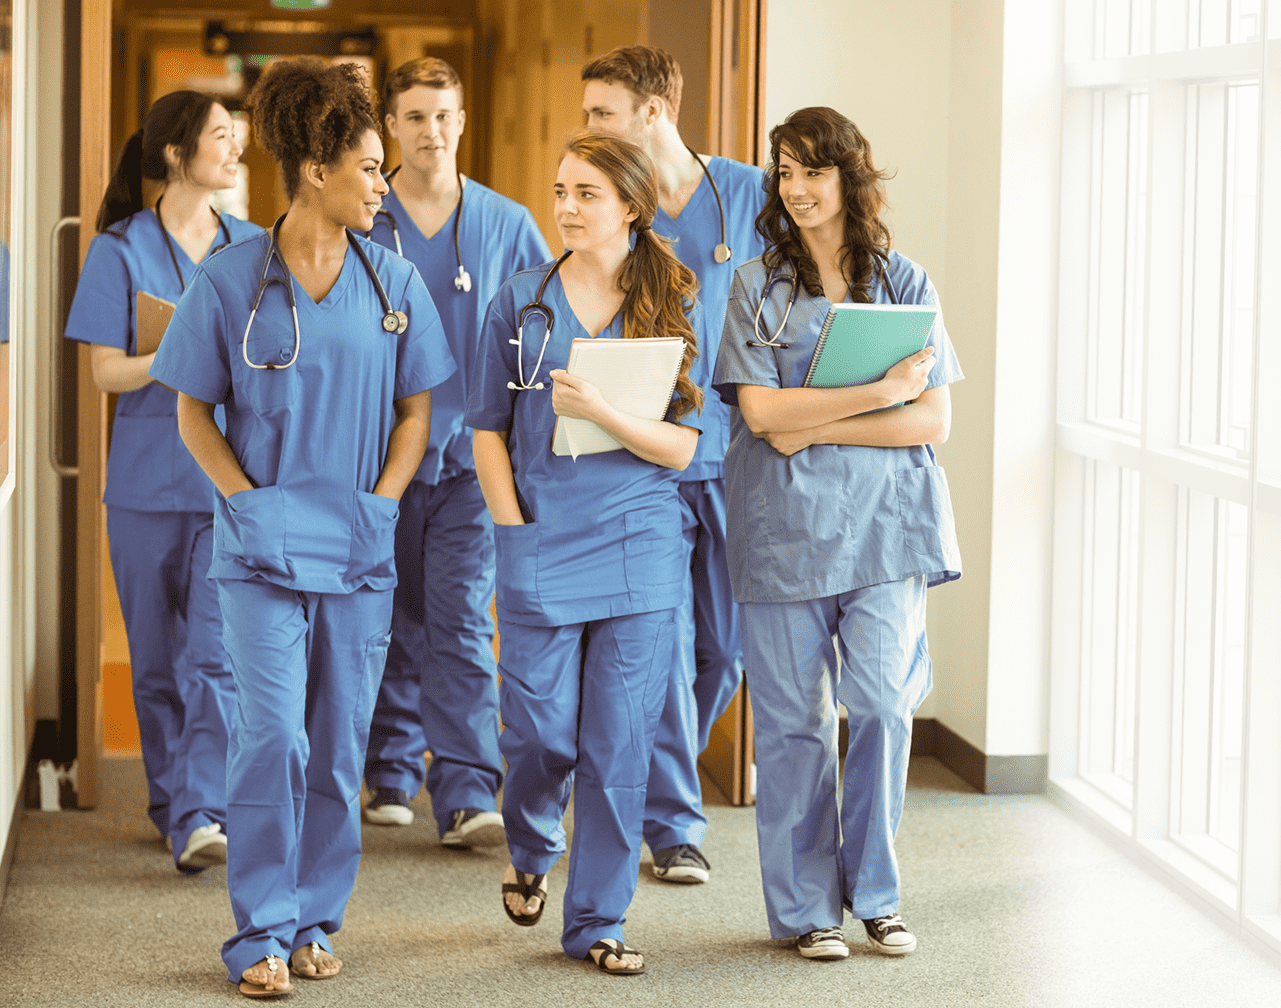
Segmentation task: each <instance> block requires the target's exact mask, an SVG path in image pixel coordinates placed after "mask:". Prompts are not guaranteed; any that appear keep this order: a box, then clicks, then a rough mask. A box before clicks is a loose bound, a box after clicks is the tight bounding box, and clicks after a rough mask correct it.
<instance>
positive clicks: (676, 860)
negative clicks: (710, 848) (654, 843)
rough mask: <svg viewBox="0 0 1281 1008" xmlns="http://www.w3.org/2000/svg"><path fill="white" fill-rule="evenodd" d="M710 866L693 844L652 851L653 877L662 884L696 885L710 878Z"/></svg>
mask: <svg viewBox="0 0 1281 1008" xmlns="http://www.w3.org/2000/svg"><path fill="white" fill-rule="evenodd" d="M711 872H712V866H711V865H710V864H708V863H707V858H705V857H703V852H702V851H700V850H699V849H698V848H697V847H695V846H694V845H693V844H687V843H684V844H677V845H676V846H675V847H664V848H663V849H662V850H656V851H654V877H655V878H660V879H662V880H663V881H664V882H679V883H681V884H682V885H697V884H698V883H699V882H706V881H707V880H708V879H709V878H710V877H711Z"/></svg>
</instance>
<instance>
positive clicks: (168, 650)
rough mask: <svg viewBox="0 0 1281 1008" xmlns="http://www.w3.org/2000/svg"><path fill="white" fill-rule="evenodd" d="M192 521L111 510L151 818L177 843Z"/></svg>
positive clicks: (179, 515) (169, 514)
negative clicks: (173, 819) (174, 828)
mask: <svg viewBox="0 0 1281 1008" xmlns="http://www.w3.org/2000/svg"><path fill="white" fill-rule="evenodd" d="M188 517H189V516H188V514H187V512H183V511H133V510H130V509H128V508H120V507H110V506H108V508H107V539H108V545H109V549H110V553H111V571H112V574H113V576H114V577H115V581H116V593H117V594H118V595H119V596H120V610H121V614H122V615H123V616H124V621H125V633H126V635H127V636H128V638H129V667H130V671H131V674H132V678H133V705H134V711H135V713H136V714H137V717H138V734H139V737H140V739H141V741H142V762H143V766H144V768H145V769H146V773H147V788H148V791H149V795H150V797H149V802H150V807H149V808H148V810H147V815H148V816H150V817H151V821H152V822H153V823H155V826H156V829H158V830H159V831H160V834H161V836H168V835H169V813H170V808H169V805H170V801H171V799H172V796H173V788H174V783H173V781H172V776H173V766H174V757H175V755H176V754H177V752H178V747H179V743H180V741H181V738H182V727H183V720H184V710H183V702H182V690H181V689H180V687H179V679H180V678H182V675H181V672H180V668H181V666H182V664H183V661H184V652H185V651H186V645H187V595H188V586H189V584H190V579H191V538H190V534H191V533H190V529H189V527H188V521H187V519H188ZM206 569H207V568H206ZM181 849H182V848H181V847H179V848H178V850H181Z"/></svg>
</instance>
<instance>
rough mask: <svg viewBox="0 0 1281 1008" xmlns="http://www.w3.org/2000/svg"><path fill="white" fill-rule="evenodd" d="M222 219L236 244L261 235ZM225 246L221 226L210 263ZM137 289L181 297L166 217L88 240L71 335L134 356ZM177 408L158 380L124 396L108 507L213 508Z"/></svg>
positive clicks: (133, 221) (110, 463)
mask: <svg viewBox="0 0 1281 1008" xmlns="http://www.w3.org/2000/svg"><path fill="white" fill-rule="evenodd" d="M222 220H223V223H224V224H226V226H227V231H228V232H229V233H230V235H231V240H232V242H233V243H235V242H237V241H240V240H241V239H243V238H247V237H249V236H251V235H258V234H262V233H263V231H262V228H260V227H259V226H258V225H257V224H250V223H249V222H248V221H242V220H240V219H239V218H236V217H232V216H231V215H230V214H223V215H222ZM170 241H171V242H172V244H173V253H174V258H176V259H177V260H178V264H179V266H180V268H181V269H182V276H183V280H185V281H186V282H188V283H190V282H191V280H192V278H193V277H194V275H195V273H196V270H197V266H196V264H195V263H193V262H192V261H191V259H190V257H189V256H188V255H187V253H186V252H184V251H183V250H182V246H181V245H179V244H178V242H176V241H174V240H173V239H172V238H171V239H170ZM223 241H225V237H224V235H223V232H222V228H219V229H218V232H217V235H216V236H215V237H214V240H213V245H212V246H211V253H210V255H209V256H206V261H209V260H210V259H211V257H212V256H215V255H217V254H218V253H217V252H215V251H213V250H216V249H218V247H219V246H220V245H221V244H222V243H223ZM139 291H146V292H147V293H148V294H151V295H152V296H154V297H158V298H162V299H164V300H165V301H171V302H173V303H174V304H177V303H178V300H179V299H180V298H181V297H182V281H180V280H179V279H178V274H177V273H176V272H175V271H174V267H173V260H171V259H170V258H169V250H168V249H167V248H166V247H165V236H164V233H163V232H162V231H161V224H160V219H159V218H158V217H156V215H155V214H154V213H153V212H152V211H151V210H140V211H139V212H138V213H136V214H134V215H132V216H131V217H126V218H125V219H124V220H121V221H117V222H116V223H115V224H113V225H112V226H111V227H110V228H108V229H107V230H106V231H104V232H103V233H102V234H100V235H97V236H96V237H95V238H94V239H93V241H92V242H90V244H89V254H88V256H86V257H85V264H84V269H82V270H81V271H80V280H79V282H78V283H77V284H76V296H75V300H73V301H72V303H71V313H70V315H69V316H68V317H67V328H66V335H67V337H68V338H69V339H73V340H79V341H80V342H82V343H97V344H99V345H101V346H109V347H118V348H119V349H121V350H123V351H124V352H125V353H127V354H131V355H132V354H134V353H136V352H137V338H138V333H137V319H135V318H134V306H135V303H136V297H137V294H138V292H139ZM177 410H178V397H177V396H176V395H175V394H174V393H173V391H172V390H171V389H167V388H165V387H164V386H163V385H160V384H157V383H156V382H150V383H149V384H147V385H144V386H143V387H142V388H140V389H136V390H134V391H133V392H122V393H120V396H119V397H118V398H117V400H116V413H115V420H114V421H113V423H112V428H111V450H110V453H109V454H108V456H107V487H106V492H105V493H104V494H103V498H102V500H103V503H104V504H109V505H112V506H114V507H123V508H129V509H130V510H132V511H205V512H208V511H211V510H212V509H213V501H214V488H213V484H212V483H210V482H209V479H208V478H207V477H206V476H205V474H204V472H203V471H202V470H201V468H200V466H198V465H196V460H195V459H193V458H192V457H191V453H190V452H189V451H187V447H186V445H184V444H183V443H182V439H181V438H180V437H179V436H178V415H177Z"/></svg>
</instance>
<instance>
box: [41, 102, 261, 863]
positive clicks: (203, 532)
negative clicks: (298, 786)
mask: <svg viewBox="0 0 1281 1008" xmlns="http://www.w3.org/2000/svg"><path fill="white" fill-rule="evenodd" d="M240 154H241V148H240V144H239V143H238V142H237V141H236V137H235V133H234V130H233V128H232V120H231V115H230V114H229V113H228V112H227V110H226V109H225V108H224V107H223V106H222V105H220V104H219V103H218V102H217V100H216V99H214V98H212V97H210V96H209V95H204V94H200V93H198V92H195V91H175V92H173V93H172V94H167V95H165V96H164V97H162V98H159V99H157V101H156V103H155V104H154V105H152V107H151V110H150V111H149V112H148V113H147V116H146V119H145V120H144V122H143V125H142V129H140V130H138V132H137V133H135V134H134V135H133V136H131V137H130V138H129V141H128V142H127V143H126V144H125V149H124V153H123V154H122V155H121V157H120V163H119V165H118V166H117V167H116V171H115V174H114V175H113V176H112V178H111V181H110V184H109V185H108V187H107V193H106V195H105V196H104V197H103V200H102V208H101V209H100V210H99V212H98V230H99V231H100V232H101V233H100V234H99V235H98V236H97V237H95V238H94V239H93V242H92V243H91V244H90V246H89V255H88V257H87V258H86V259H85V264H84V269H83V270H82V272H81V274H80V282H79V284H78V285H77V287H76V296H75V300H74V301H73V302H72V305H71V314H70V316H69V317H68V319H67V328H66V335H67V336H68V337H69V338H70V339H74V340H80V341H82V342H85V343H89V344H91V348H90V361H91V363H92V367H93V377H94V381H95V383H96V384H97V386H98V388H100V389H101V390H102V391H103V392H114V393H117V394H118V396H119V398H118V399H117V401H116V412H115V421H114V423H113V425H112V430H111V451H110V454H109V455H108V457H107V488H106V493H105V495H104V496H103V502H104V503H105V504H106V505H107V534H108V537H109V541H110V551H111V569H112V573H113V574H114V576H115V580H116V591H117V593H118V594H119V596H120V607H121V610H122V612H123V614H124V620H125V631H126V633H127V634H128V638H129V661H130V668H131V671H132V675H133V698H134V709H135V710H136V711H137V715H138V729H139V734H140V736H141V739H142V756H143V763H144V765H145V767H146V771H147V783H148V787H149V789H150V806H151V807H150V808H149V809H148V815H149V816H150V817H151V820H152V822H154V823H155V825H156V828H157V829H158V830H159V831H160V834H161V836H163V837H166V838H169V840H170V841H171V845H172V848H173V856H174V860H175V862H176V863H177V866H178V868H179V869H180V870H182V871H198V870H200V869H201V868H205V867H208V866H209V865H211V864H215V863H221V862H222V861H223V860H225V857H226V843H227V841H226V825H227V808H226V804H227V802H226V771H225V765H226V758H227V732H228V725H229V722H230V719H231V716H232V713H233V712H234V710H235V702H236V701H235V691H234V688H233V686H232V680H231V670H230V667H229V665H228V663H227V656H226V653H225V652H224V651H223V646H222V617H221V616H220V614H219V611H218V595H217V591H216V589H215V587H214V584H213V582H212V581H209V580H208V579H207V578H206V575H207V574H208V572H209V563H210V560H211V559H212V556H213V498H214V491H213V486H212V485H211V484H210V482H209V480H207V479H206V478H205V476H204V474H203V473H202V472H201V471H200V467H199V466H197V465H196V463H195V462H194V461H193V460H192V457H191V454H190V453H189V452H188V451H187V449H186V448H185V447H183V445H182V442H181V440H180V439H179V437H178V421H177V418H176V415H175V410H176V406H177V397H176V396H175V395H174V393H173V392H172V391H171V390H170V389H167V388H165V387H164V386H163V385H160V384H158V383H157V382H154V381H152V380H151V378H149V377H148V375H147V369H148V368H149V367H150V366H151V361H152V358H153V357H154V353H141V352H139V348H138V318H137V309H138V307H139V305H140V304H142V305H143V306H144V307H145V305H146V304H147V302H148V300H149V298H158V299H160V300H161V301H168V302H171V303H176V302H177V301H179V300H180V299H181V297H182V294H183V291H184V290H185V289H186V287H187V285H188V284H190V283H191V280H192V277H193V276H194V275H195V272H196V269H197V264H198V263H200V262H203V261H204V260H205V259H207V258H208V257H209V256H211V255H213V253H214V252H216V251H218V250H219V249H221V248H222V247H223V246H225V245H227V244H229V243H231V242H234V241H239V240H240V239H242V238H246V237H248V236H250V235H253V234H259V233H261V231H262V229H261V228H259V227H257V226H255V225H253V224H249V223H247V222H246V221H242V220H238V219H237V218H235V217H232V216H230V215H227V214H221V215H220V214H219V213H218V212H217V211H216V210H214V208H213V205H212V203H211V199H212V197H213V194H214V193H215V192H217V191H218V190H220V189H229V188H231V187H232V186H234V185H235V184H236V171H237V169H236V165H237V162H238V161H239V160H240ZM144 179H147V180H149V181H151V182H154V183H158V184H159V185H161V186H162V187H163V189H162V192H161V195H160V197H159V199H157V201H156V204H155V206H154V207H151V208H145V207H144V205H143V180H144ZM144 295H145V296H144Z"/></svg>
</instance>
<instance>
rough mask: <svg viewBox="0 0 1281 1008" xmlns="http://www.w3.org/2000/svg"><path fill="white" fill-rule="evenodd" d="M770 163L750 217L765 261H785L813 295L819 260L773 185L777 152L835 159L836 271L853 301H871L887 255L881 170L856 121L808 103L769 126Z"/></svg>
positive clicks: (826, 162)
mask: <svg viewBox="0 0 1281 1008" xmlns="http://www.w3.org/2000/svg"><path fill="white" fill-rule="evenodd" d="M769 144H770V163H769V166H768V167H767V168H766V169H765V184H766V190H767V192H768V196H767V197H766V199H765V207H764V209H762V210H761V212H760V215H759V216H758V217H757V218H756V231H757V233H758V234H760V236H761V237H762V238H764V239H765V245H766V248H765V256H764V259H765V266H766V268H767V269H769V270H776V269H778V268H779V267H780V266H782V265H783V264H784V263H790V264H791V266H792V268H793V269H794V270H795V271H796V276H797V279H798V280H799V281H800V283H801V285H802V286H803V287H804V288H805V289H806V290H807V291H808V292H809V293H810V294H811V295H813V296H815V297H818V296H821V295H822V293H823V282H822V280H821V279H820V278H819V273H818V265H817V264H816V263H815V262H814V259H813V258H812V257H811V256H810V254H809V251H808V250H807V249H806V248H805V243H804V242H803V241H801V235H800V231H799V230H798V229H797V227H796V225H795V222H794V221H793V220H792V215H791V214H790V213H789V212H788V209H787V205H786V204H785V203H784V202H783V199H782V197H781V196H780V195H779V192H778V157H779V152H780V151H785V152H786V153H787V155H788V157H790V158H791V159H792V160H793V161H797V162H799V163H801V164H803V165H805V166H806V167H809V168H831V167H833V166H835V167H836V168H837V170H838V171H839V172H840V177H841V197H842V199H843V200H844V202H845V243H844V244H843V245H842V246H841V272H842V273H843V274H844V275H845V279H846V280H847V281H848V282H849V285H850V289H851V293H852V295H853V298H854V301H855V302H862V303H867V302H868V301H871V299H872V298H871V293H870V290H871V285H872V279H873V278H874V277H876V276H878V275H879V276H882V277H883V276H884V273H885V265H886V263H887V262H888V260H889V250H890V229H889V228H887V227H886V226H885V223H884V222H883V221H882V220H881V212H882V211H883V210H884V209H885V185H884V183H885V180H886V179H887V178H889V177H890V174H889V173H888V172H884V171H879V170H877V168H876V167H875V166H874V165H873V164H872V149H871V147H870V146H869V145H868V142H867V140H866V138H865V137H864V136H863V134H862V133H860V132H859V130H858V127H857V126H855V125H854V124H853V123H852V122H850V121H849V120H848V119H846V118H845V116H843V115H841V114H840V113H839V112H837V111H836V110H835V109H830V108H825V107H822V106H814V107H811V108H803V109H800V110H798V111H796V112H793V113H792V114H791V115H789V116H788V117H787V118H786V119H784V120H783V121H782V122H781V123H779V124H778V125H777V126H775V127H774V128H773V129H772V130H770V132H769Z"/></svg>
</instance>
